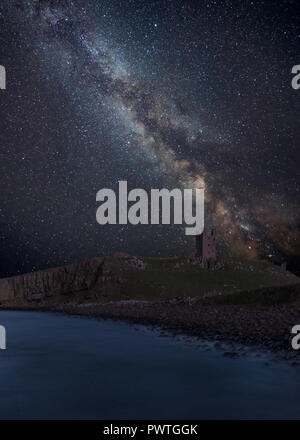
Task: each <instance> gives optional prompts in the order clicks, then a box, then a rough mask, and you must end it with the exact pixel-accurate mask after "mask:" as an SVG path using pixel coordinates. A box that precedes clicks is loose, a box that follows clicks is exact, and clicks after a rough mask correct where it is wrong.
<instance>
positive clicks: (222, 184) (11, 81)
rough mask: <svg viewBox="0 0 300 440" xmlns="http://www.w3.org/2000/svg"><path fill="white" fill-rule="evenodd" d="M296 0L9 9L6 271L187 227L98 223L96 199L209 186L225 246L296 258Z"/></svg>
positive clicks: (42, 4) (172, 246) (3, 26)
mask: <svg viewBox="0 0 300 440" xmlns="http://www.w3.org/2000/svg"><path fill="white" fill-rule="evenodd" d="M299 16H300V7H299V2H298V1H287V0H286V1H276V2H271V1H269V0H266V1H260V0H258V1H234V2H233V1H219V0H218V1H217V0H215V1H213V0H211V1H209V0H203V1H202V0H198V1H187V0H186V1H185V0H182V1H179V0H172V1H171V0H169V1H166V0H159V1H153V0H147V1H138V0H98V1H96V0H86V1H83V0H82V1H80V0H79V1H70V0H66V1H63V0H60V1H49V0H44V1H41V0H40V1H38V0H35V1H34V0H32V1H14V0H3V1H1V6H0V64H1V65H4V66H5V68H6V73H7V89H6V90H1V91H0V103H1V106H0V108H1V115H0V116H1V118H0V139H1V141H0V142H1V144H0V145H1V148H0V182H1V184H0V189H1V193H0V275H1V276H7V275H13V274H17V273H21V272H27V271H31V270H36V269H39V268H45V267H50V266H58V265H61V264H65V263H70V262H73V261H78V260H81V259H85V258H90V257H95V256H102V255H109V254H112V253H114V252H116V251H125V252H130V253H133V254H139V255H153V256H168V255H170V256H173V255H184V254H188V253H190V252H191V250H192V249H193V238H192V237H186V236H185V234H184V228H183V227H180V226H178V225H177V226H167V225H161V226H154V225H153V226H150V225H149V226H145V225H140V226H132V225H128V226H124V225H122V226H121V225H120V226H118V225H107V226H100V225H98V224H97V222H96V209H97V206H98V204H97V203H96V192H97V191H98V190H99V189H101V188H112V189H115V190H117V187H118V181H119V180H127V181H128V187H129V189H133V188H135V187H139V188H144V189H146V190H147V191H149V190H150V188H162V187H166V188H169V189H172V188H175V187H179V188H185V187H186V188H196V187H203V186H204V187H205V193H206V214H205V215H206V225H207V226H211V225H214V226H215V227H216V228H217V235H218V246H219V253H220V254H222V255H224V256H225V255H230V254H234V255H238V256H240V257H242V258H244V257H247V258H266V259H268V258H269V259H270V260H274V259H275V260H276V259H278V260H283V259H287V260H288V261H289V262H292V263H293V262H296V261H299V260H297V257H299V255H300V249H299V238H300V233H299V225H300V221H299V217H300V216H299V214H300V213H299V198H300V191H299V188H300V182H299V169H300V167H299V162H300V161H299V156H300V150H299V136H300V124H299V118H300V106H299V103H300V91H297V90H293V89H292V87H291V80H292V74H291V69H292V67H293V66H294V65H296V64H300V23H299Z"/></svg>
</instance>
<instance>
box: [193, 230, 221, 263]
mask: <svg viewBox="0 0 300 440" xmlns="http://www.w3.org/2000/svg"><path fill="white" fill-rule="evenodd" d="M196 256H197V257H201V258H202V260H203V261H211V262H215V261H216V258H217V254H216V230H215V229H212V230H211V232H210V233H207V232H206V230H205V229H204V231H203V232H202V234H200V235H196Z"/></svg>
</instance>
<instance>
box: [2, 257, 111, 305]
mask: <svg viewBox="0 0 300 440" xmlns="http://www.w3.org/2000/svg"><path fill="white" fill-rule="evenodd" d="M103 271H104V258H94V259H91V260H86V261H82V262H80V263H75V264H70V265H68V266H62V267H57V268H54V269H47V270H42V271H39V272H32V273H29V274H24V275H19V276H15V277H11V278H2V279H0V302H1V301H6V300H14V299H27V300H29V301H30V300H38V299H43V298H45V297H50V296H54V295H66V294H68V293H72V292H76V291H79V290H84V289H90V288H92V287H93V286H95V285H97V284H101V283H102V282H103V276H104V273H103Z"/></svg>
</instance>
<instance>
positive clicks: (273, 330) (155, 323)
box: [0, 298, 300, 366]
mask: <svg viewBox="0 0 300 440" xmlns="http://www.w3.org/2000/svg"><path fill="white" fill-rule="evenodd" d="M199 302H200V301H198V300H193V299H192V300H190V301H189V299H185V298H178V299H173V300H168V301H157V302H150V301H130V300H129V301H113V302H107V303H87V304H85V303H82V304H75V303H71V302H69V303H63V304H55V303H53V302H52V301H51V302H50V301H49V302H43V303H29V304H28V303H25V302H19V303H18V304H17V303H15V304H6V305H1V307H0V310H3V311H5V310H12V311H17V310H22V311H45V312H54V313H62V314H66V315H73V316H82V317H89V318H93V319H110V320H116V321H123V322H127V323H129V324H140V325H145V326H152V327H155V328H158V329H160V330H161V332H167V333H168V334H170V335H172V336H177V335H183V336H187V337H188V336H190V337H195V338H198V339H201V340H205V341H207V342H210V343H214V346H215V348H219V349H222V346H223V345H228V346H230V347H231V351H230V352H228V351H226V352H224V355H225V356H228V357H232V358H238V357H240V356H243V355H245V354H247V352H251V351H253V349H255V350H257V351H259V352H261V353H265V354H267V353H268V354H272V355H275V356H276V358H278V359H282V360H287V361H292V362H293V364H294V365H295V366H300V353H298V351H296V350H293V349H292V346H291V339H292V336H293V335H292V334H291V329H292V327H293V326H294V325H296V324H298V323H300V307H296V308H295V307H290V306H286V305H284V306H283V305H280V306H278V305H276V306H268V307H250V306H244V305H222V306H220V305H218V306H211V305H202V304H198V303H199Z"/></svg>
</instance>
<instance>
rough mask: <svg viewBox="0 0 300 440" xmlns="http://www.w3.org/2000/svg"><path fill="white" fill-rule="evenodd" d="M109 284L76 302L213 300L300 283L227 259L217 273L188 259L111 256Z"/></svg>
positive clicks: (261, 265)
mask: <svg viewBox="0 0 300 440" xmlns="http://www.w3.org/2000/svg"><path fill="white" fill-rule="evenodd" d="M105 273H106V274H107V280H108V281H107V282H106V283H104V284H103V285H102V286H95V287H94V288H93V289H90V290H88V291H85V292H78V293H77V294H76V297H77V299H78V300H79V301H80V300H85V299H92V298H97V299H103V300H105V301H107V300H126V299H135V300H148V301H149V300H150V301H157V300H164V299H170V298H174V297H179V296H180V297H186V296H188V297H193V296H196V297H201V298H205V297H211V296H218V295H224V294H229V293H240V292H243V291H247V292H250V291H255V290H258V289H264V288H268V287H274V286H286V285H293V284H296V283H299V278H298V277H296V276H295V275H293V274H291V273H289V272H287V271H283V270H282V269H281V268H280V267H279V266H275V265H273V264H270V263H268V262H260V261H254V262H253V261H252V262H249V261H240V260H227V261H226V262H225V263H223V265H222V267H221V268H220V269H218V270H207V269H202V268H201V267H200V266H199V265H197V264H191V263H190V262H189V261H188V260H187V259H186V258H176V259H155V258H141V257H122V258H117V257H109V258H106V259H105Z"/></svg>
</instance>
